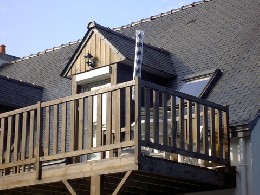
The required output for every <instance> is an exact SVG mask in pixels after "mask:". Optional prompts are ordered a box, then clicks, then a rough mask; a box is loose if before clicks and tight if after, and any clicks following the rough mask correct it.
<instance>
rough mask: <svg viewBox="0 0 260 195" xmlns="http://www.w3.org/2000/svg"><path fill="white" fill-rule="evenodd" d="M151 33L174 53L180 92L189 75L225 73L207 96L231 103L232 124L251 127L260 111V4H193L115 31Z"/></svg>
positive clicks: (236, 0) (234, 0)
mask: <svg viewBox="0 0 260 195" xmlns="http://www.w3.org/2000/svg"><path fill="white" fill-rule="evenodd" d="M114 30H115V31H117V32H120V33H123V34H124V35H127V36H130V37H132V36H134V33H135V30H143V31H144V32H145V40H146V42H148V43H150V44H151V45H154V46H157V47H162V48H164V49H166V50H167V51H170V52H171V57H172V64H173V65H172V68H173V69H175V70H176V74H177V79H175V80H172V81H171V82H170V84H169V85H170V86H171V87H173V88H175V89H176V88H177V86H178V85H179V84H180V82H181V80H182V79H183V78H184V77H185V76H186V75H189V74H193V73H199V72H203V71H205V70H210V69H217V68H219V69H221V70H222V72H223V73H222V76H221V78H220V79H219V81H218V82H217V84H216V85H215V87H214V88H213V90H212V91H211V93H210V94H209V96H208V97H207V99H208V100H211V101H213V102H216V103H219V104H227V105H230V122H231V125H243V124H248V123H249V122H250V121H252V120H254V118H256V117H257V115H258V114H259V109H260V1H259V0H252V1H250V2H249V1H248V0H229V1H226V0H212V1H210V2H208V1H204V2H199V3H195V4H193V5H188V6H185V7H183V9H178V10H172V11H170V12H167V13H163V14H160V15H158V16H155V17H150V18H147V19H143V20H141V21H139V22H134V23H132V24H130V25H126V26H123V27H119V28H117V29H114Z"/></svg>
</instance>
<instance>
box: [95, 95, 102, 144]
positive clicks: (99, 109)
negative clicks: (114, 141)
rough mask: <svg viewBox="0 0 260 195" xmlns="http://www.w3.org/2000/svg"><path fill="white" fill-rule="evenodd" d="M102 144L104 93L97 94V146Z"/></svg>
mask: <svg viewBox="0 0 260 195" xmlns="http://www.w3.org/2000/svg"><path fill="white" fill-rule="evenodd" d="M101 145H102V94H98V95H97V129H96V147H99V146H101Z"/></svg>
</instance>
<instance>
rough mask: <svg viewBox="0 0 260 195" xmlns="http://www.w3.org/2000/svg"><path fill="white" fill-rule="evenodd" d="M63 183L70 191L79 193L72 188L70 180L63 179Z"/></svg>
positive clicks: (74, 193)
mask: <svg viewBox="0 0 260 195" xmlns="http://www.w3.org/2000/svg"><path fill="white" fill-rule="evenodd" d="M62 183H63V184H64V185H65V186H66V188H67V189H68V191H69V192H70V193H71V194H72V195H77V193H76V192H75V190H74V189H73V188H72V186H71V185H70V184H69V182H68V180H65V179H64V180H62Z"/></svg>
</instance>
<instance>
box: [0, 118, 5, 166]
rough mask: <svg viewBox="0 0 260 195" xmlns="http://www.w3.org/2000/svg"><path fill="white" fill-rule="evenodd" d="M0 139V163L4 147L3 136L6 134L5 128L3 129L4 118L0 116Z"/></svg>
mask: <svg viewBox="0 0 260 195" xmlns="http://www.w3.org/2000/svg"><path fill="white" fill-rule="evenodd" d="M0 122H1V127H0V128H1V139H0V164H3V163H4V152H5V150H4V148H5V136H6V129H5V118H1V121H0Z"/></svg>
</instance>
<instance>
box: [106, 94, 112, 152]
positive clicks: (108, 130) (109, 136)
mask: <svg viewBox="0 0 260 195" xmlns="http://www.w3.org/2000/svg"><path fill="white" fill-rule="evenodd" d="M111 96H112V94H111V92H107V103H106V106H107V109H106V145H109V144H112V97H111ZM109 157H113V150H111V151H109Z"/></svg>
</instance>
